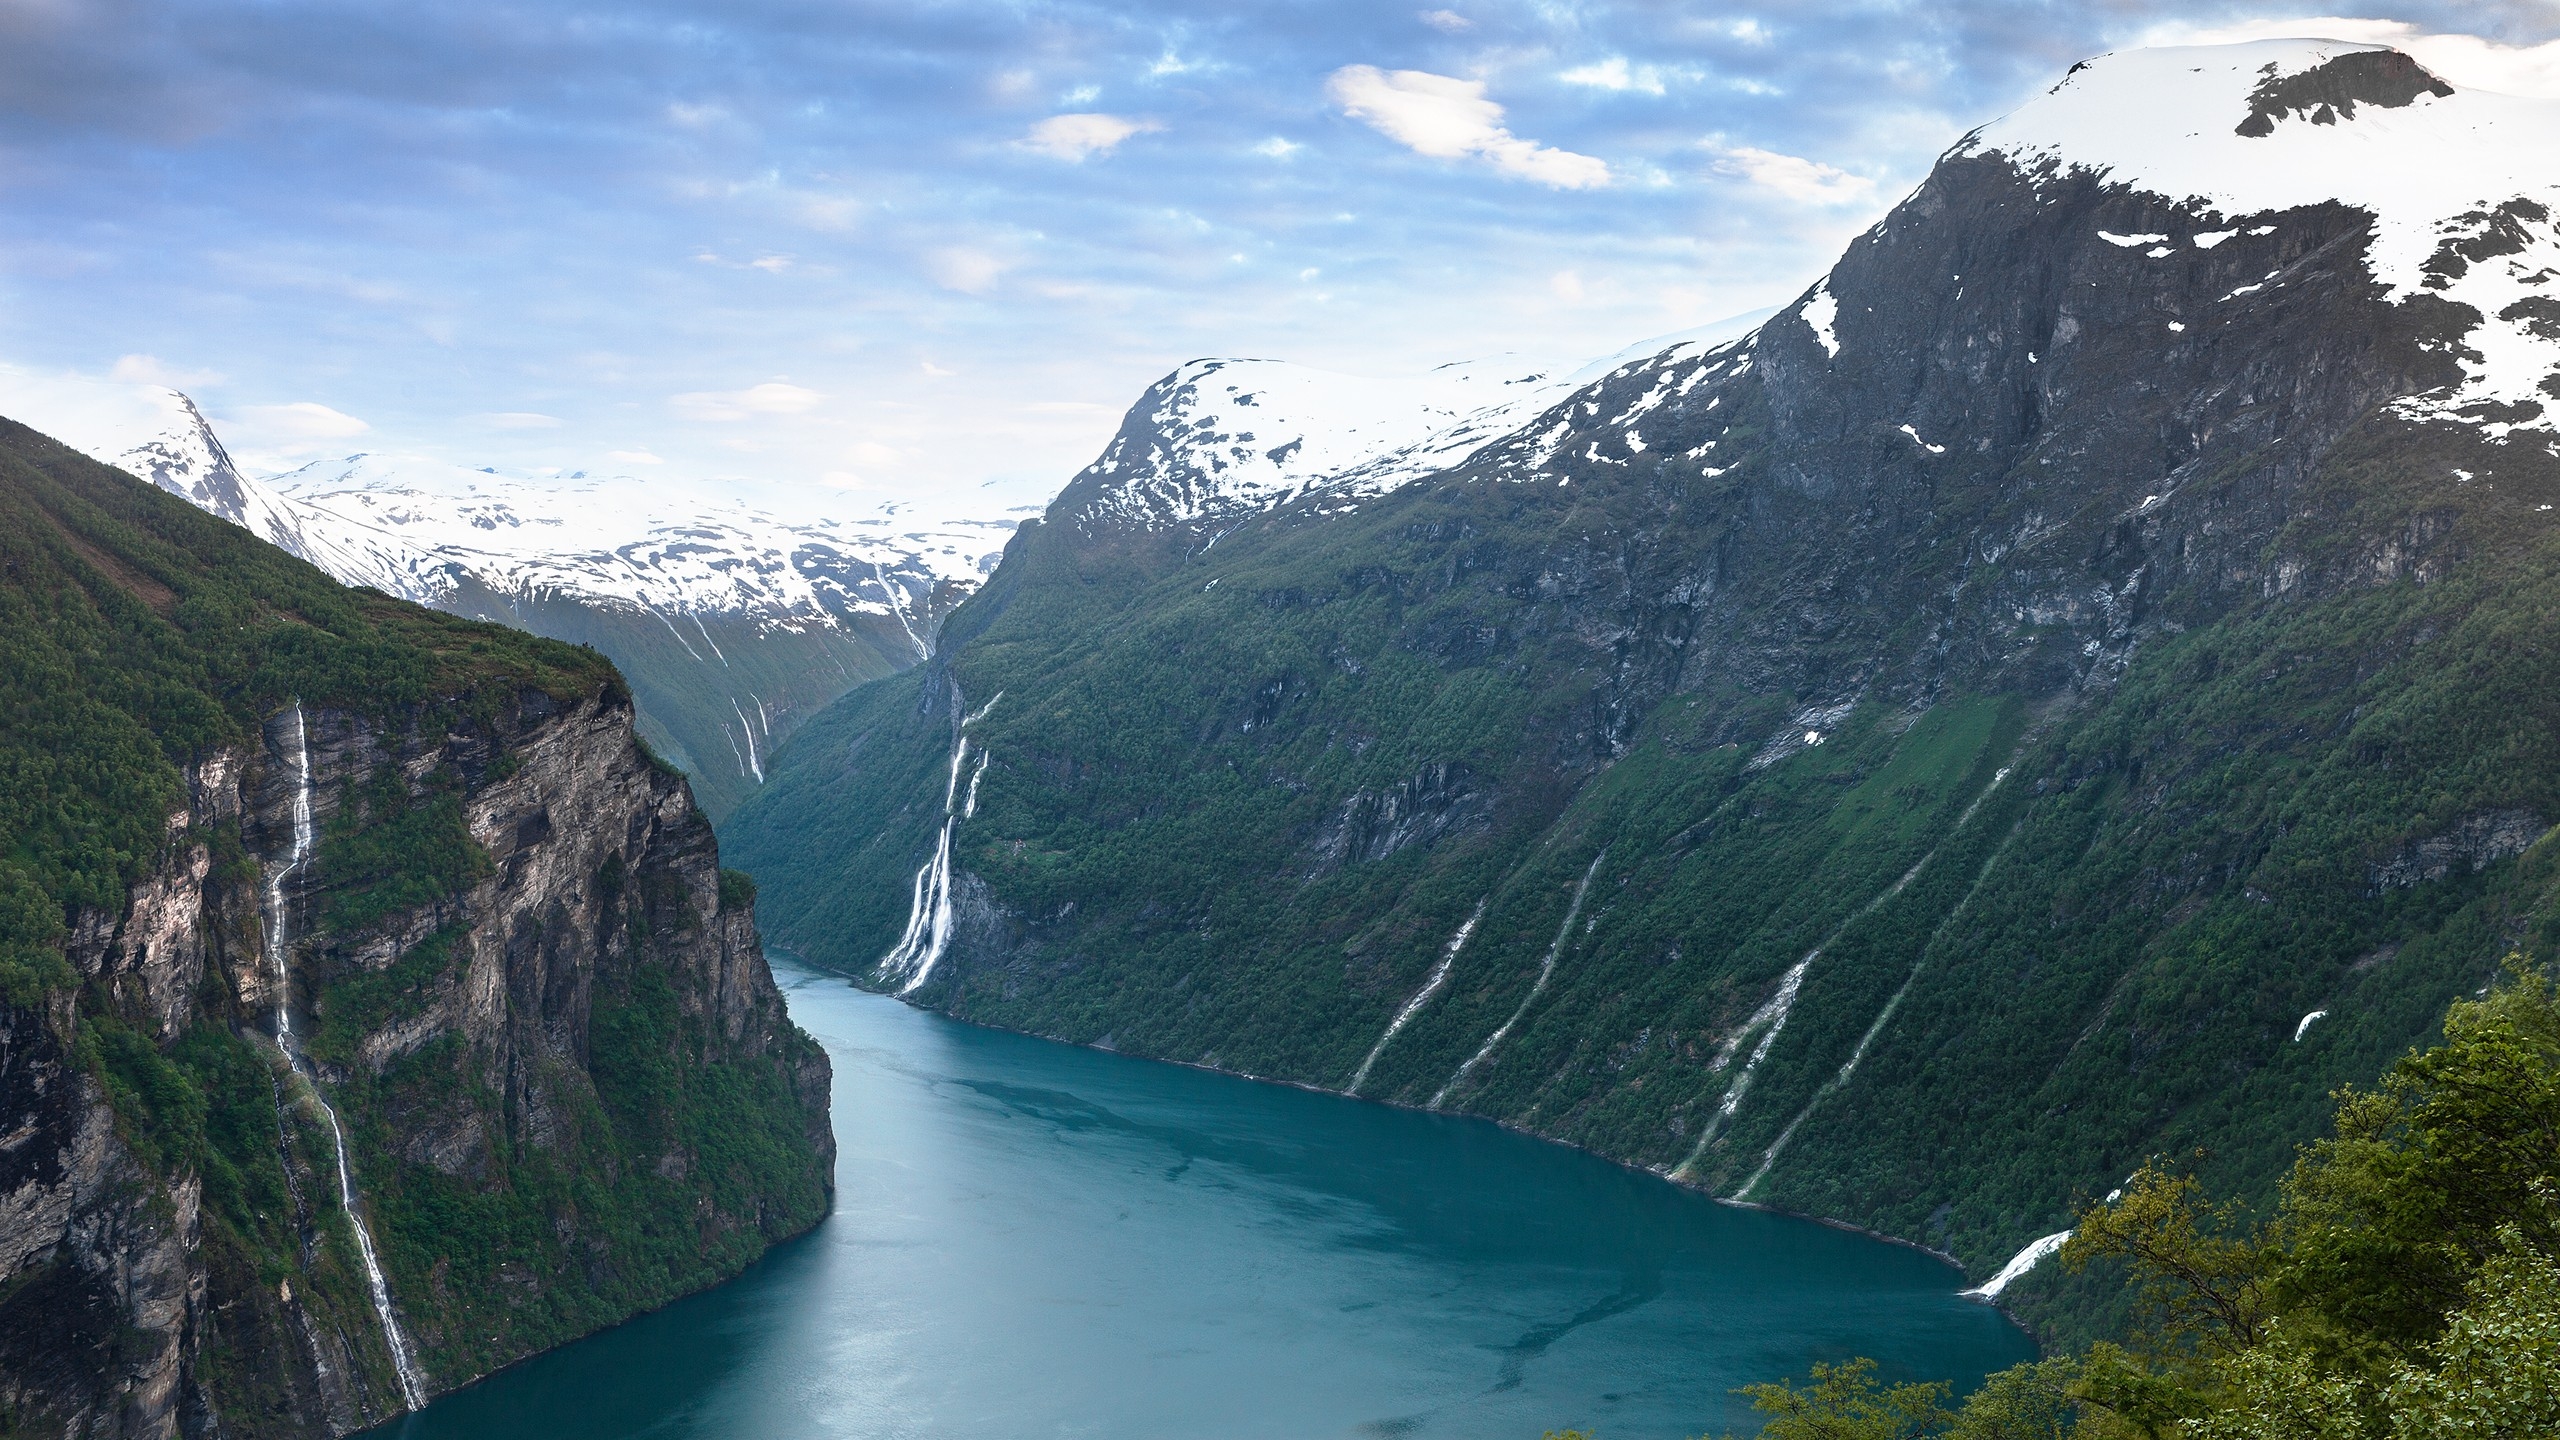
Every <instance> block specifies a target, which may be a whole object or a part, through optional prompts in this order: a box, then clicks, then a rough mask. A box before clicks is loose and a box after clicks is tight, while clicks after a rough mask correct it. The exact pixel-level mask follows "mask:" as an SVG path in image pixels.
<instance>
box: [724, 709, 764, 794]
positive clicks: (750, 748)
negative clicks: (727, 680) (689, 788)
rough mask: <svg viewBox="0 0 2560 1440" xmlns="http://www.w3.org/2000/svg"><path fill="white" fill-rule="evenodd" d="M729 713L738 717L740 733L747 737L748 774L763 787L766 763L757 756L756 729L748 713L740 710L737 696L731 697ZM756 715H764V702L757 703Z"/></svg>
mask: <svg viewBox="0 0 2560 1440" xmlns="http://www.w3.org/2000/svg"><path fill="white" fill-rule="evenodd" d="M729 713H730V714H732V715H735V716H737V717H738V733H739V734H741V735H744V736H746V737H747V765H746V769H747V773H748V774H750V775H752V776H754V777H755V780H756V783H757V784H759V785H761V784H763V783H764V761H763V760H762V759H760V758H758V756H757V755H756V727H755V725H754V724H753V723H752V722H750V721H749V720H748V719H747V712H746V711H744V710H741V709H739V708H738V697H737V696H735V695H732V696H730V697H729ZM756 713H757V714H758V715H762V714H763V713H764V704H763V702H761V701H759V702H757V704H756Z"/></svg>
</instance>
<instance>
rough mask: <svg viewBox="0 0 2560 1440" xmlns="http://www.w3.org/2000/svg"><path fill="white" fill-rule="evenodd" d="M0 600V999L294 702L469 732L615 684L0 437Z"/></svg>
mask: <svg viewBox="0 0 2560 1440" xmlns="http://www.w3.org/2000/svg"><path fill="white" fill-rule="evenodd" d="M0 578H4V579H5V583H0V980H7V979H9V977H12V976H22V977H23V976H26V975H29V974H31V973H32V972H31V971H30V970H29V969H28V967H29V966H30V965H31V964H32V965H34V966H35V967H36V968H39V969H40V968H42V963H41V961H40V960H31V959H30V956H29V951H28V948H27V947H33V948H34V949H35V950H39V951H41V950H44V949H46V948H48V946H49V945H50V944H51V941H52V938H53V937H54V936H55V935H56V932H57V929H58V925H59V920H60V915H61V912H62V911H63V910H64V909H65V908H66V907H75V906H85V907H89V908H92V909H98V910H104V911H108V912H110V913H113V912H116V911H120V910H121V909H122V908H123V905H124V897H125V887H126V886H128V885H130V884H131V883H133V881H134V880H135V878H136V877H138V876H139V875H140V874H141V873H142V871H143V870H144V869H145V868H146V867H147V866H148V865H150V864H151V862H152V861H153V860H154V859H155V858H156V857H157V856H158V855H159V853H160V850H161V847H162V846H163V845H164V844H166V843H167V841H168V838H169V837H168V825H167V820H168V816H169V814H170V812H171V811H173V810H175V809H177V808H178V807H179V806H180V805H181V803H182V801H183V794H182V791H181V788H180V783H179V767H180V766H181V765H184V764H186V763H188V762H190V761H192V760H194V759H196V758H197V757H199V756H202V755H204V754H205V753H207V752H208V751H210V750H211V749H213V748H214V747H216V746H219V745H223V744H227V743H237V742H240V741H242V740H245V739H248V738H251V737H253V736H254V735H255V734H256V732H257V727H258V725H259V724H260V723H261V722H262V721H263V720H264V719H265V717H267V716H268V715H271V714H273V713H274V712H275V711H277V710H280V709H282V708H283V707H284V706H285V705H286V704H288V703H290V702H291V701H293V700H294V699H296V698H299V699H301V700H303V701H305V702H306V703H308V704H311V705H315V706H328V707H331V708H334V709H339V710H344V711H349V712H353V713H356V714H362V715H370V716H377V717H389V716H392V715H395V714H407V713H410V712H412V711H416V712H420V713H422V714H423V716H424V718H425V720H426V722H427V723H431V724H462V723H468V722H470V721H473V720H482V719H485V718H487V717H488V716H490V715H493V714H495V713H496V712H497V711H498V710H499V709H500V708H501V707H503V706H505V705H507V704H509V703H511V702H512V701H513V700H514V698H515V696H516V694H517V693H518V692H519V691H521V690H526V689H531V690H537V691H542V692H546V693H548V694H549V695H550V696H551V697H552V698H553V699H555V700H560V701H567V700H570V699H574V698H577V697H582V696H587V695H592V694H595V693H596V692H597V691H598V690H600V689H605V688H607V687H615V688H618V687H619V685H620V683H621V682H620V681H619V679H617V678H616V677H615V675H614V673H613V669H612V667H611V666H610V665H608V664H607V663H606V662H605V660H604V657H602V656H600V655H598V654H596V653H595V652H594V651H592V650H585V649H580V648H577V647H573V646H568V645H562V644H559V643H557V642H554V641H549V640H541V639H537V638H535V637H533V636H531V635H527V634H524V633H523V632H521V631H515V630H508V629H504V628H502V627H499V626H495V625H483V624H478V623H475V622H472V621H467V620H457V619H454V618H451V617H449V616H443V615H438V614H435V613H434V612H432V611H427V610H422V609H419V608H418V607H416V606H414V605H407V604H402V603H401V602H398V601H395V600H392V599H389V598H388V597H386V596H382V595H378V594H374V593H372V592H369V591H359V590H350V589H347V588H346V587H344V586H342V585H339V584H338V583H336V582H335V581H333V580H331V579H329V577H328V576H326V575H323V574H322V573H321V572H320V571H318V570H316V569H314V568H312V567H311V566H309V565H306V564H304V563H302V562H301V561H299V560H296V559H294V558H293V557H291V556H289V555H286V554H285V553H283V552H282V551H280V550H277V549H276V548H274V547H273V546H271V545H268V544H266V543H264V542H262V541H259V540H256V539H254V538H252V537H251V536H250V535H249V534H248V533H247V532H246V531H243V530H241V529H239V528H238V527H237V526H233V525H230V524H226V523H225V522H223V521H220V520H216V519H214V518H213V517H212V516H209V515H206V514H205V513H203V512H202V511H200V510H197V509H196V508H195V507H193V506H191V505H188V504H187V503H186V502H184V501H182V500H179V499H177V498H176V497H174V496H170V495H165V494H162V493H161V492H159V491H157V490H154V489H153V488H151V487H150V486H148V485H143V484H140V483H139V482H137V481H135V480H133V479H132V478H131V477H130V476H127V475H125V474H123V473H122V472H120V471H116V470H111V469H109V468H108V467H106V466H104V465H100V464H98V463H97V462H96V461H93V460H90V459H88V458H87V457H86V456H83V455H80V454H78V453H77V452H75V451H72V450H70V449H68V448H66V447H64V446H61V445H58V444H56V443H55V442H53V441H51V440H48V439H46V438H44V437H43V436H41V435H38V434H36V433H35V432H34V431H31V430H28V429H27V428H26V427H24V426H21V425H17V424H14V423H12V422H9V421H4V420H0ZM29 887H32V888H33V889H34V891H36V892H37V893H39V894H41V895H42V896H43V897H44V899H45V901H49V902H50V907H51V909H52V911H53V913H54V915H55V922H54V926H53V927H48V926H47V925H46V923H45V921H44V918H43V914H42V912H43V911H44V909H45V908H46V906H45V905H43V904H40V903H34V902H30V901H29V900H28V899H27V890H28V888H29ZM54 953H56V954H58V953H59V951H58V949H56V950H55V951H54ZM61 978H62V977H61V976H60V975H59V974H54V975H52V976H51V979H52V981H54V982H59V981H60V980H61ZM12 983H24V982H23V981H18V982H12Z"/></svg>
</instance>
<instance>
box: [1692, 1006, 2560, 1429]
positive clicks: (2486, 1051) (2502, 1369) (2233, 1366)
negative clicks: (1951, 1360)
mask: <svg viewBox="0 0 2560 1440" xmlns="http://www.w3.org/2000/svg"><path fill="white" fill-rule="evenodd" d="M2555 1084H2560V988H2555V986H2554V982H2553V979H2552V977H2551V976H2550V975H2549V974H2547V973H2543V972H2538V971H2534V970H2532V969H2530V968H2529V967H2526V966H2525V965H2523V964H2522V963H2521V962H2511V964H2510V967H2509V972H2508V975H2507V978H2506V979H2505V981H2504V982H2503V983H2501V984H2500V985H2498V986H2497V987H2496V988H2494V989H2493V990H2492V991H2491V992H2490V993H2489V994H2488V995H2487V996H2486V997H2485V998H2484V999H2481V1000H2477V1001H2458V1002H2456V1003H2455V1004H2454V1005H2453V1006H2452V1007H2451V1009H2450V1011H2449V1012H2448V1013H2447V1015H2446V1017H2445V1021H2444V1042H2443V1043H2442V1044H2440V1045H2436V1046H2433V1047H2430V1048H2428V1049H2426V1050H2423V1051H2420V1052H2418V1053H2414V1054H2410V1055H2407V1056H2404V1057H2403V1058H2402V1059H2401V1060H2400V1061H2399V1062H2397V1063H2396V1064H2395V1065H2393V1066H2392V1068H2391V1070H2390V1071H2389V1073H2388V1074H2387V1075H2386V1076H2385V1078H2384V1081H2383V1083H2382V1085H2381V1087H2380V1088H2379V1089H2377V1090H2374V1091H2355V1090H2348V1091H2343V1092H2341V1094H2340V1096H2339V1106H2338V1111H2337V1119H2336V1134H2335V1135H2334V1136H2332V1137H2330V1138H2327V1139H2324V1140H2321V1141H2319V1142H2318V1143H2316V1144H2313V1145H2309V1146H2305V1147H2304V1148H2303V1151H2302V1155H2301V1158H2300V1160H2299V1162H2298V1163H2297V1165H2296V1167H2295V1170H2294V1173H2293V1176H2292V1178H2291V1179H2290V1180H2289V1181H2288V1182H2287V1184H2286V1186H2285V1188H2284V1192H2283V1199H2282V1203H2281V1205H2280V1207H2279V1209H2278V1211H2277V1213H2276V1215H2275V1216H2274V1217H2273V1219H2272V1220H2271V1221H2270V1222H2268V1223H2267V1224H2265V1225H2262V1226H2255V1225H2249V1224H2248V1223H2247V1221H2246V1219H2245V1216H2244V1215H2243V1213H2242V1212H2241V1211H2239V1210H2238V1209H2237V1208H2236V1207H2234V1206H2232V1205H2230V1204H2228V1203H2217V1202H2215V1201H2213V1200H2211V1199H2210V1198H2209V1197H2208V1196H2207V1195H2206V1194H2205V1192H2204V1190H2203V1188H2202V1187H2201V1186H2200V1185H2198V1184H2197V1183H2196V1181H2195V1180H2194V1179H2193V1177H2191V1176H2183V1175H2176V1174H2172V1173H2171V1172H2169V1171H2167V1170H2166V1169H2163V1168H2161V1167H2159V1166H2157V1165H2151V1166H2146V1167H2144V1169H2143V1170H2142V1171H2141V1172H2139V1173H2138V1174H2137V1175H2136V1176H2135V1177H2134V1179H2133V1180H2132V1181H2131V1182H2129V1183H2128V1184H2127V1185H2126V1186H2125V1187H2124V1188H2123V1192H2122V1194H2121V1195H2120V1196H2119V1197H2117V1198H2114V1199H2110V1200H2106V1201H2101V1202H2099V1203H2097V1204H2095V1205H2093V1206H2090V1207H2089V1208H2088V1209H2087V1210H2085V1211H2084V1212H2083V1213H2082V1214H2081V1216H2080V1223H2079V1227H2078V1229H2077V1231H2076V1233H2075V1234H2074V1237H2073V1239H2072V1241H2071V1243H2070V1244H2069V1245H2068V1246H2067V1247H2065V1250H2064V1260H2065V1262H2066V1263H2067V1264H2073V1265H2081V1266H2085V1265H2087V1264H2088V1263H2089V1262H2090V1261H2091V1260H2093V1259H2096V1258H2099V1257H2112V1258H2114V1259H2117V1260H2120V1261H2123V1262H2125V1263H2126V1264H2127V1265H2128V1266H2129V1268H2130V1271H2131V1276H2132V1279H2133V1282H2134V1286H2135V1288H2136V1290H2137V1292H2138V1293H2139V1295H2140V1297H2141V1299H2142V1302H2143V1303H2144V1305H2145V1306H2146V1307H2147V1308H2148V1310H2149V1311H2150V1312H2151V1314H2152V1315H2153V1317H2154V1321H2155V1324H2154V1325H2153V1327H2152V1328H2151V1329H2149V1330H2148V1331H2147V1333H2146V1334H2145V1335H2144V1337H2143V1340H2142V1343H2141V1344H2140V1345H2139V1346H2138V1347H2136V1348H2126V1347H2123V1346H2118V1345H2115V1344H2112V1343H2101V1344H2098V1345H2095V1346H2093V1347H2091V1348H2090V1349H2089V1350H2088V1351H2087V1352H2086V1353H2085V1354H2083V1355H2080V1356H2078V1357H2054V1358H2049V1359H2046V1360H2041V1361H2038V1362H2035V1363H2033V1364H2030V1365H2021V1366H2017V1367H2014V1368H2012V1369H2010V1370H2006V1371H2003V1372H2001V1373H2000V1374H1998V1375H1994V1376H1992V1377H1990V1378H1989V1379H1987V1380H1985V1381H1984V1382H1983V1384H1982V1386H1981V1387H1980V1388H1979V1389H1977V1390H1976V1391H1975V1392H1974V1393H1973V1395H1972V1396H1970V1397H1969V1398H1967V1400H1966V1401H1965V1403H1964V1405H1963V1407H1962V1408H1961V1410H1959V1411H1956V1412H1952V1413H1950V1412H1947V1411H1944V1410H1942V1409H1938V1408H1936V1406H1935V1404H1934V1400H1935V1396H1934V1395H1931V1396H1927V1397H1923V1396H1921V1395H1919V1394H1917V1393H1916V1391H1917V1389H1918V1387H1900V1390H1901V1391H1902V1392H1915V1393H1906V1394H1904V1395H1903V1397H1902V1400H1901V1403H1899V1404H1897V1403H1895V1398H1896V1395H1897V1393H1898V1392H1897V1391H1887V1390H1882V1389H1880V1388H1878V1387H1877V1386H1876V1385H1875V1384H1874V1383H1873V1381H1872V1378H1871V1375H1870V1373H1869V1368H1868V1362H1865V1361H1856V1362H1852V1363H1851V1364H1850V1365H1848V1366H1823V1365H1816V1366H1815V1367H1814V1369H1813V1379H1812V1383H1810V1384H1808V1385H1805V1386H1802V1387H1798V1386H1795V1385H1791V1384H1787V1383H1779V1384H1775V1385H1759V1386H1751V1387H1747V1388H1746V1389H1745V1390H1744V1391H1743V1393H1745V1394H1748V1395H1750V1396H1751V1397H1752V1399H1753V1402H1754V1403H1755V1404H1756V1405H1757V1406H1758V1407H1759V1408H1760V1409H1762V1410H1763V1411H1765V1412H1768V1413H1770V1414H1771V1415H1772V1416H1773V1418H1772V1419H1771V1421H1770V1422H1769V1423H1768V1424H1767V1425H1766V1426H1765V1427H1764V1428H1763V1429H1762V1431H1761V1434H1762V1436H1764V1437H1766V1440H1802V1437H1816V1436H1818V1437H1824V1440H1831V1437H1844V1440H1845V1437H1851V1436H1867V1435H1894V1436H1905V1435H1907V1436H1913V1437H1919V1436H1948V1437H1956V1440H2132V1437H2136V1436H2142V1437H2151V1440H2162V1437H2168V1436H2179V1437H2184V1440H2457V1437H2462V1440H2469V1437H2480V1436H2496V1437H2514V1440H2526V1437H2538V1436H2547V1435H2552V1434H2560V1227H2555V1223H2554V1222H2555V1220H2560V1147H2554V1146H2552V1145H2551V1144H2550V1143H2549V1141H2548V1136H2549V1135H2550V1133H2551V1132H2550V1130H2549V1128H2548V1127H2550V1126H2551V1125H2552V1124H2553V1122H2554V1121H2555V1120H2560V1089H2555ZM1924 1399H1926V1400H1928V1401H1930V1402H1931V1403H1928V1404H1924V1403H1923V1400H1924ZM1895 1427H1900V1428H1895Z"/></svg>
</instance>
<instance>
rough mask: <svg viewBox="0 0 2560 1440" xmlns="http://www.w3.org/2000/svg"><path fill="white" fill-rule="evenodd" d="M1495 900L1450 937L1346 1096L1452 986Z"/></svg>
mask: <svg viewBox="0 0 2560 1440" xmlns="http://www.w3.org/2000/svg"><path fill="white" fill-rule="evenodd" d="M1492 898H1493V897H1491V896H1489V895H1488V896H1486V897H1485V898H1484V899H1483V900H1479V901H1477V902H1476V908H1475V913H1474V914H1472V915H1469V916H1468V917H1467V923H1465V924H1464V925H1461V926H1459V927H1458V933H1457V934H1455V935H1452V936H1450V937H1449V943H1448V944H1447V945H1444V946H1442V947H1441V949H1440V963H1439V964H1437V965H1434V966H1432V967H1431V974H1430V976H1429V978H1427V979H1425V980H1424V981H1423V982H1422V988H1421V989H1419V990H1416V991H1414V992H1413V998H1412V999H1410V1000H1407V1001H1406V1002H1404V1008H1403V1009H1401V1010H1398V1011H1397V1012H1396V1018H1394V1019H1393V1020H1390V1021H1388V1022H1387V1032H1386V1033H1385V1034H1383V1035H1381V1036H1379V1037H1378V1043H1377V1044H1375V1045H1372V1046H1370V1047H1369V1058H1367V1059H1366V1060H1363V1061H1361V1062H1360V1068H1359V1069H1358V1070H1355V1071H1353V1072H1352V1074H1351V1083H1350V1084H1349V1085H1347V1086H1345V1087H1343V1091H1342V1093H1343V1094H1345V1095H1357V1094H1359V1093H1360V1087H1361V1086H1363V1085H1365V1084H1367V1083H1368V1082H1369V1067H1370V1066H1372V1065H1375V1064H1377V1063H1378V1057H1379V1056H1381V1055H1384V1054H1385V1053H1387V1042H1388V1041H1390V1040H1393V1039H1394V1038H1396V1032H1397V1031H1399V1030H1402V1029H1403V1028H1404V1027H1405V1026H1406V1024H1408V1023H1409V1022H1411V1021H1412V1019H1413V1017H1414V1016H1416V1015H1419V1014H1421V1013H1422V1007H1423V1006H1425V1005H1428V1004H1430V1003H1431V997H1432V996H1434V995H1437V994H1439V993H1440V987H1441V986H1443V985H1446V984H1448V983H1449V967H1450V966H1452V965H1455V964H1456V963H1458V952H1459V951H1461V950H1464V949H1465V948H1467V937H1468V936H1470V935H1473V934H1474V933H1476V922H1478V921H1480V920H1482V919H1484V907H1485V905H1486V904H1487V903H1489V902H1490V901H1491V900H1492Z"/></svg>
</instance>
